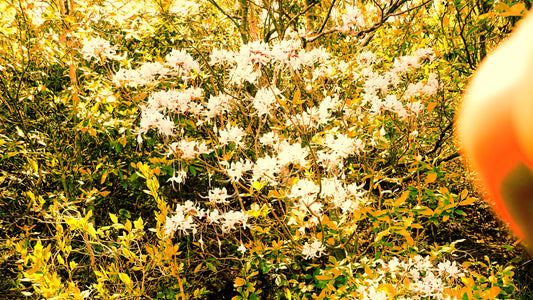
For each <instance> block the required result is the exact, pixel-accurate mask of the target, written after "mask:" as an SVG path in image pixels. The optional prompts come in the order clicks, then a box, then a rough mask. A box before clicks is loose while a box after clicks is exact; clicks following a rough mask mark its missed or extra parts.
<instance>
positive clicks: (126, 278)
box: [118, 273, 132, 285]
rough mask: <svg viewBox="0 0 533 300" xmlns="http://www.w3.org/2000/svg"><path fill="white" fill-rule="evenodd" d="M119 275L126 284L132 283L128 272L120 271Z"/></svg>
mask: <svg viewBox="0 0 533 300" xmlns="http://www.w3.org/2000/svg"><path fill="white" fill-rule="evenodd" d="M118 277H119V278H120V280H122V282H124V283H125V284H126V285H131V283H132V282H131V278H130V276H128V274H126V273H118Z"/></svg>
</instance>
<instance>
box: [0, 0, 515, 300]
mask: <svg viewBox="0 0 533 300" xmlns="http://www.w3.org/2000/svg"><path fill="white" fill-rule="evenodd" d="M235 4H238V5H235ZM3 5H4V6H5V7H3V8H4V11H5V14H4V15H2V20H1V22H2V23H1V26H2V28H6V29H7V28H10V30H6V31H3V32H5V33H4V35H3V37H2V47H3V48H2V49H3V52H2V54H1V55H2V56H1V59H2V66H3V67H0V68H1V69H0V71H1V72H2V78H1V80H0V81H1V84H2V86H1V88H2V92H3V95H5V96H2V110H3V111H5V112H6V113H4V114H3V115H2V116H1V118H2V125H1V126H2V127H1V129H0V130H1V131H0V134H2V135H1V137H0V138H1V139H0V148H1V149H2V153H4V154H3V156H2V158H1V160H0V161H1V162H2V164H3V168H2V177H1V179H0V180H1V182H2V183H3V184H4V186H5V187H3V188H2V189H1V192H2V197H3V198H5V199H6V201H4V204H3V205H2V207H1V208H0V212H1V213H2V217H3V219H4V221H2V223H0V224H1V226H2V228H3V229H4V233H3V241H4V242H3V249H2V256H3V262H4V265H6V266H8V267H6V269H9V270H10V271H9V272H11V275H12V277H13V281H12V282H11V283H10V286H9V287H6V290H7V289H11V290H12V291H14V292H16V293H17V295H20V293H22V295H25V296H28V297H29V296H31V297H36V298H54V297H55V298H69V299H71V298H74V299H81V298H106V299H107V298H140V297H149V298H161V299H175V298H181V299H188V298H213V299H215V298H227V299H229V298H233V299H254V298H265V299H270V298H282V299H292V298H297V299H309V298H320V299H332V298H354V299H389V298H394V299H406V298H436V299H487V298H497V297H508V296H512V295H516V293H517V289H516V287H515V285H514V281H513V280H514V279H513V276H514V273H513V270H514V268H513V266H511V265H508V266H502V265H499V264H494V263H491V262H490V261H489V260H488V259H487V260H485V261H483V260H481V259H479V258H476V257H473V258H471V259H466V258H465V257H459V256H458V253H460V250H457V249H456V247H460V246H461V244H462V242H463V241H464V239H461V238H459V237H458V238H455V236H453V238H454V239H453V240H451V241H449V242H440V243H435V242H436V240H437V236H438V235H439V230H442V229H441V228H442V226H443V225H442V224H460V223H461V222H468V220H469V216H468V215H467V214H466V213H465V210H466V209H468V207H469V206H471V205H472V204H479V202H478V201H477V198H475V197H474V196H475V195H472V193H471V192H470V191H469V189H470V186H469V185H468V183H465V182H464V179H465V174H464V171H463V170H464V169H463V167H462V166H461V165H460V164H459V163H457V162H456V158H457V157H458V155H457V153H456V152H455V149H454V145H453V142H452V139H451V128H452V125H451V124H452V122H453V111H454V109H455V105H456V97H457V95H458V92H459V89H457V88H456V87H457V86H461V84H463V83H464V80H465V77H464V75H466V74H462V76H463V77H460V76H459V75H458V78H455V77H452V76H450V75H449V74H451V73H450V72H449V71H450V69H451V67H450V62H449V61H446V60H445V58H444V57H443V56H442V55H441V54H442V53H445V50H447V48H446V47H445V46H443V45H441V44H440V43H439V42H438V41H439V38H441V37H440V36H433V35H428V36H426V37H424V36H423V35H421V34H413V37H412V38H409V39H407V38H405V39H403V40H400V41H401V45H402V46H401V47H398V44H399V39H400V38H398V37H397V36H396V37H391V34H396V35H399V34H400V33H405V35H406V36H407V34H408V33H409V30H410V29H412V30H413V31H417V32H418V33H422V32H424V30H425V29H424V28H420V27H424V26H429V27H431V26H436V24H438V23H437V20H438V16H439V13H443V10H442V9H443V8H442V7H440V6H437V7H434V6H432V5H431V4H428V3H417V2H416V1H390V2H386V1H374V2H373V3H371V2H368V1H362V2H360V3H357V5H355V4H350V3H345V2H341V3H338V4H337V3H335V2H333V3H331V4H327V3H325V2H324V3H318V2H314V1H306V2H305V3H303V2H302V3H300V2H299V1H295V2H294V3H290V4H285V5H279V4H277V3H276V2H270V1H264V3H262V4H261V5H256V4H254V3H253V2H249V1H245V0H240V1H237V2H236V3H234V2H233V1H220V2H218V3H217V2H215V1H207V2H205V3H204V2H192V1H177V2H165V1H159V2H146V3H145V2H130V1H124V2H121V1H109V2H108V1H87V2H86V1H70V2H63V1H59V2H58V3H45V2H34V1H28V2H26V1H20V2H17V3H6V4H3ZM457 5H459V3H457ZM439 7H440V8H439ZM515 10H516V9H515ZM416 16H418V17H423V18H424V20H426V19H427V20H431V18H433V21H431V22H429V21H428V23H427V24H422V25H420V24H419V23H416V24H417V26H413V24H412V23H410V22H412V20H413V18H414V17H416ZM494 20H496V21H495V22H498V20H497V19H496V17H494ZM8 40H13V41H15V44H8V43H7V41H8ZM395 43H396V44H395ZM9 45H11V46H9ZM467 250H468V249H466V251H467Z"/></svg>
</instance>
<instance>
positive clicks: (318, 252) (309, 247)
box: [302, 238, 326, 259]
mask: <svg viewBox="0 0 533 300" xmlns="http://www.w3.org/2000/svg"><path fill="white" fill-rule="evenodd" d="M324 250H326V247H325V246H324V245H322V243H321V242H320V241H319V240H317V239H316V238H313V242H312V243H311V244H309V243H308V242H305V244H303V246H302V254H303V256H305V259H311V258H319V257H320V256H322V255H323V254H324Z"/></svg>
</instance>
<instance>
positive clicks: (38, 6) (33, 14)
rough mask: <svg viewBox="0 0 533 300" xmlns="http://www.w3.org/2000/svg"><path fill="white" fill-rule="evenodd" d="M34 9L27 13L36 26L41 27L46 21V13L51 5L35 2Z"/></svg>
mask: <svg viewBox="0 0 533 300" xmlns="http://www.w3.org/2000/svg"><path fill="white" fill-rule="evenodd" d="M32 4H33V7H31V8H30V9H28V10H27V11H26V14H27V15H28V17H29V19H30V20H31V22H32V23H33V25H35V26H41V25H43V24H44V22H45V21H46V13H47V11H48V8H49V7H50V4H48V3H46V2H44V1H35V2H33V3H32Z"/></svg>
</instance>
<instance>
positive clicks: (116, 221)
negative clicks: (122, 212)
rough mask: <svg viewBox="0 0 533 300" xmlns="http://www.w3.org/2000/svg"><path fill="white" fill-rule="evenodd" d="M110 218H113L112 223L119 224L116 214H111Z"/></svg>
mask: <svg viewBox="0 0 533 300" xmlns="http://www.w3.org/2000/svg"><path fill="white" fill-rule="evenodd" d="M109 217H110V218H111V222H113V224H118V218H117V216H116V215H115V214H112V213H109Z"/></svg>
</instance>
